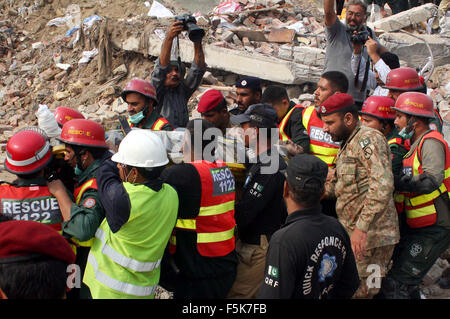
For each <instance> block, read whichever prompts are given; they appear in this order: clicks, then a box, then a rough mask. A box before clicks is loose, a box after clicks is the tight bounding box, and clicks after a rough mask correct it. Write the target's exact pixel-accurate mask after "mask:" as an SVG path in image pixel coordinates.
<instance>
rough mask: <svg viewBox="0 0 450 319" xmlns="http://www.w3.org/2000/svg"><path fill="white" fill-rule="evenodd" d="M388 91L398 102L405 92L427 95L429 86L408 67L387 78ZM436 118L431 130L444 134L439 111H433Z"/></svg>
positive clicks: (390, 74)
mask: <svg viewBox="0 0 450 319" xmlns="http://www.w3.org/2000/svg"><path fill="white" fill-rule="evenodd" d="M383 89H388V90H389V93H388V97H390V98H393V99H394V100H397V98H398V97H399V96H400V94H402V93H404V92H420V93H424V94H427V86H426V85H425V80H424V78H423V77H422V76H419V74H418V73H417V71H416V70H414V69H413V68H408V67H401V68H397V69H394V70H392V71H391V72H389V73H388V75H387V77H386V83H385V86H383ZM433 112H434V116H435V118H434V119H433V120H431V121H430V129H432V130H435V131H438V132H439V133H442V124H443V122H442V118H441V116H440V115H439V109H438V108H436V109H433Z"/></svg>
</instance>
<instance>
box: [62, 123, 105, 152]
mask: <svg viewBox="0 0 450 319" xmlns="http://www.w3.org/2000/svg"><path fill="white" fill-rule="evenodd" d="M57 139H58V140H60V141H61V142H63V143H65V144H69V145H79V146H87V147H100V148H108V146H107V145H106V142H105V130H104V129H103V127H102V126H101V125H100V124H98V123H97V122H94V121H91V120H84V119H75V120H70V121H68V122H67V123H66V124H64V126H63V127H62V131H61V136H60V137H58V138H57Z"/></svg>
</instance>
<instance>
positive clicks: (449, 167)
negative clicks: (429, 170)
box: [403, 131, 450, 228]
mask: <svg viewBox="0 0 450 319" xmlns="http://www.w3.org/2000/svg"><path fill="white" fill-rule="evenodd" d="M430 138H434V139H436V140H438V141H440V142H441V143H443V144H444V145H445V167H444V180H443V182H442V184H441V186H440V187H439V188H438V189H436V190H435V191H433V192H431V193H429V194H418V193H407V192H404V193H403V194H404V196H405V200H404V203H405V210H406V222H407V223H408V225H409V226H410V227H411V228H421V227H425V226H430V225H433V224H434V223H436V220H437V212H436V207H435V206H434V200H435V199H436V198H438V197H439V196H440V195H441V194H444V193H445V194H446V195H445V196H449V192H448V191H449V189H450V152H449V149H448V145H447V142H446V141H445V140H444V139H443V137H442V135H441V134H440V133H439V132H437V131H429V132H427V133H426V134H425V135H424V136H423V137H422V139H421V141H420V142H419V144H418V145H417V147H416V148H415V150H414V152H412V153H408V154H406V155H405V157H404V159H403V172H404V173H405V174H406V175H408V176H418V175H420V174H422V173H423V169H422V158H421V155H420V154H421V151H422V145H423V142H424V141H425V140H427V139H430Z"/></svg>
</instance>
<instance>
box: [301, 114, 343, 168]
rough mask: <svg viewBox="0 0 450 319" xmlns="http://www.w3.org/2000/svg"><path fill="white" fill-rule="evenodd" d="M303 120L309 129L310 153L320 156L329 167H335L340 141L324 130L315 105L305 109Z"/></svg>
mask: <svg viewBox="0 0 450 319" xmlns="http://www.w3.org/2000/svg"><path fill="white" fill-rule="evenodd" d="M302 122H303V126H304V127H305V129H306V130H307V131H308V135H309V151H310V153H311V154H312V155H315V156H317V157H318V158H320V159H321V160H322V161H324V162H325V163H326V164H327V165H328V166H329V167H333V166H334V164H335V161H336V156H337V153H338V151H339V145H340V143H337V142H333V140H332V139H331V136H330V134H328V133H325V132H324V131H323V122H322V120H321V119H320V118H319V116H318V115H317V111H316V109H315V108H314V106H309V107H307V108H305V109H304V110H303V114H302Z"/></svg>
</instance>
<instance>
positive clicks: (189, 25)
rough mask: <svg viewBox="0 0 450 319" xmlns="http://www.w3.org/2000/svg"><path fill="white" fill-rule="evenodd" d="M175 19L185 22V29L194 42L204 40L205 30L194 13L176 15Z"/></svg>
mask: <svg viewBox="0 0 450 319" xmlns="http://www.w3.org/2000/svg"><path fill="white" fill-rule="evenodd" d="M175 20H178V21H181V22H183V26H184V30H186V31H187V32H188V34H189V39H190V40H191V41H192V42H202V39H203V37H204V36H205V30H203V29H202V28H200V27H199V26H198V25H197V20H195V18H194V17H193V16H192V15H190V14H188V13H185V14H183V15H182V16H176V17H175Z"/></svg>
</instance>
